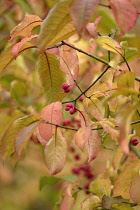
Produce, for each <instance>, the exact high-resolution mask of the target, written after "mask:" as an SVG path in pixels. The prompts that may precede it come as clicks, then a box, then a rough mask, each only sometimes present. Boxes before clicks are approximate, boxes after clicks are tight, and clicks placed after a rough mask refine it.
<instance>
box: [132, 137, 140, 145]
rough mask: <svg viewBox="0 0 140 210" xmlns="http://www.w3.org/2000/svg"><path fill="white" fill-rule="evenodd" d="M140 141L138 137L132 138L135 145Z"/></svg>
mask: <svg viewBox="0 0 140 210" xmlns="http://www.w3.org/2000/svg"><path fill="white" fill-rule="evenodd" d="M138 143H139V141H138V139H137V138H132V139H131V144H132V145H133V146H136V145H137V144H138Z"/></svg>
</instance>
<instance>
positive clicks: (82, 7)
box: [70, 0, 99, 34]
mask: <svg viewBox="0 0 140 210" xmlns="http://www.w3.org/2000/svg"><path fill="white" fill-rule="evenodd" d="M98 2H99V0H88V1H87V0H74V1H73V2H72V5H71V7H70V14H71V17H72V20H73V22H74V25H75V27H76V29H77V31H78V33H79V34H81V32H82V31H83V30H84V29H85V27H86V24H87V23H88V22H89V20H90V17H91V15H92V14H93V12H94V11H95V9H96V7H97V5H98Z"/></svg>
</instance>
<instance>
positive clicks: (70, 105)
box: [66, 103, 74, 108]
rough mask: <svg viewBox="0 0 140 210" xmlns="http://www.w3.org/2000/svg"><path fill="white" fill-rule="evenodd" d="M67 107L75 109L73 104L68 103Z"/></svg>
mask: <svg viewBox="0 0 140 210" xmlns="http://www.w3.org/2000/svg"><path fill="white" fill-rule="evenodd" d="M66 107H70V108H73V107H74V106H73V104H72V103H67V104H66Z"/></svg>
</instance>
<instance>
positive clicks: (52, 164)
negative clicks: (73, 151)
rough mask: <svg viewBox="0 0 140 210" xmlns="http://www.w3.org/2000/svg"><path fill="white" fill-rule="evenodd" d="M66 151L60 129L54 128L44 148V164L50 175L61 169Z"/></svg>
mask: <svg viewBox="0 0 140 210" xmlns="http://www.w3.org/2000/svg"><path fill="white" fill-rule="evenodd" d="M66 151H67V143H66V139H65V138H64V137H63V136H62V133H61V130H60V129H59V128H56V129H55V130H54V131H53V133H52V138H51V139H50V141H49V142H48V143H47V144H46V146H45V150H44V159H45V164H46V166H47V168H48V169H49V171H50V174H51V175H55V174H57V173H59V172H60V171H61V170H62V169H63V167H64V164H65V158H66Z"/></svg>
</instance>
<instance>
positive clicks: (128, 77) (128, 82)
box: [117, 71, 135, 88]
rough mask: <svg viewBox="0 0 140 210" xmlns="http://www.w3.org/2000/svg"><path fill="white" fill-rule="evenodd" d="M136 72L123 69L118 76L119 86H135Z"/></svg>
mask: <svg viewBox="0 0 140 210" xmlns="http://www.w3.org/2000/svg"><path fill="white" fill-rule="evenodd" d="M134 81H135V74H134V73H133V72H130V71H122V72H121V73H120V75H119V76H118V77H117V86H118V88H134Z"/></svg>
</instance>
